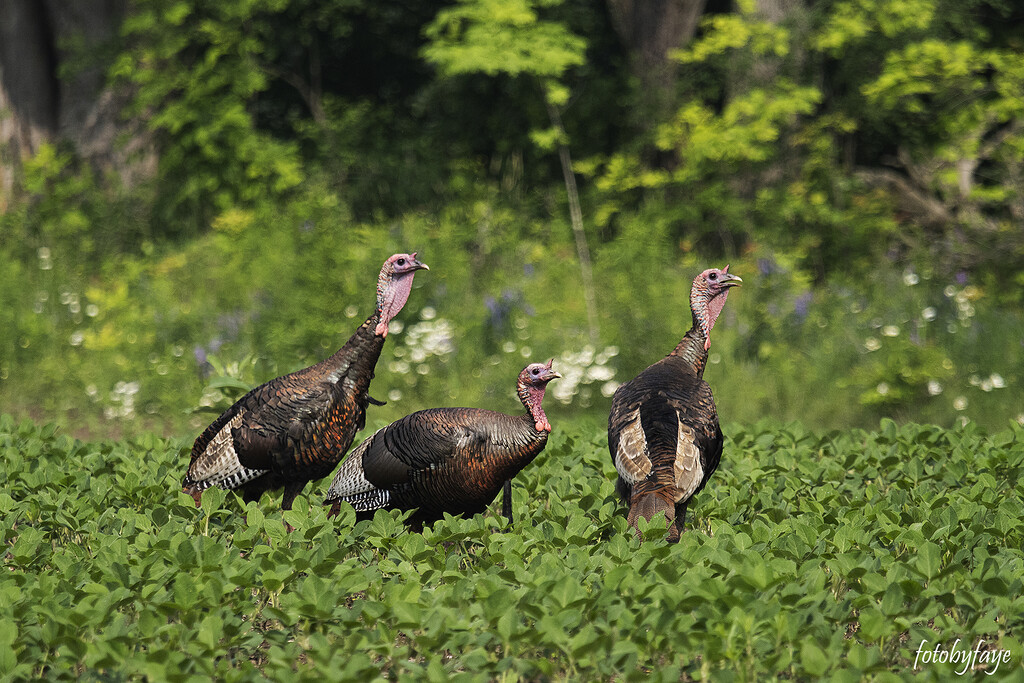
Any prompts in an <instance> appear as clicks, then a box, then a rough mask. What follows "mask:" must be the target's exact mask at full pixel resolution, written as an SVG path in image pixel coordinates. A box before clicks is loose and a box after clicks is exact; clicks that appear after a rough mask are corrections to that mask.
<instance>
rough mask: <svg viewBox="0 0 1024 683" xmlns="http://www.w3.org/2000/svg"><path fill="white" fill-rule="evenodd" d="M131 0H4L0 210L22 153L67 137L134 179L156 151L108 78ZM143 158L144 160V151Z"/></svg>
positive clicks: (0, 12)
mask: <svg viewBox="0 0 1024 683" xmlns="http://www.w3.org/2000/svg"><path fill="white" fill-rule="evenodd" d="M125 7H126V0H74V2H67V1H65V0H2V2H0V210H3V208H4V207H5V203H6V201H7V199H8V198H9V197H10V196H11V192H12V191H13V188H14V187H15V185H16V181H17V175H18V172H19V169H20V167H21V162H22V160H23V159H25V158H27V157H30V156H32V155H33V154H35V153H37V152H38V151H39V148H40V146H41V145H42V144H44V143H46V142H56V141H58V140H61V141H66V142H68V143H70V144H71V146H72V147H73V149H74V150H75V151H76V153H77V155H78V157H79V158H80V159H82V160H84V161H86V162H88V163H91V164H92V165H94V166H96V167H98V168H100V169H103V170H114V171H115V172H117V173H118V174H119V175H121V176H122V178H125V179H126V180H127V181H129V182H130V181H131V179H132V176H133V175H134V174H135V173H137V172H139V171H140V170H141V171H142V172H143V173H148V172H150V170H151V167H152V161H153V156H152V153H151V152H150V151H149V146H148V144H147V142H146V137H145V136H144V135H143V134H142V132H141V128H140V127H138V126H135V127H131V126H127V127H126V123H125V122H124V121H123V120H122V118H121V110H122V107H123V105H124V97H123V95H119V94H117V93H115V92H114V91H113V90H112V89H111V88H110V87H109V86H108V85H107V76H106V74H107V69H108V67H109V66H110V60H111V59H112V58H113V55H114V54H115V52H114V50H112V49H111V48H112V47H116V41H117V40H118V37H119V28H120V25H121V19H122V17H123V16H124V13H125ZM140 151H141V152H142V154H141V157H142V163H141V164H140V163H139V156H140V155H139V152H140Z"/></svg>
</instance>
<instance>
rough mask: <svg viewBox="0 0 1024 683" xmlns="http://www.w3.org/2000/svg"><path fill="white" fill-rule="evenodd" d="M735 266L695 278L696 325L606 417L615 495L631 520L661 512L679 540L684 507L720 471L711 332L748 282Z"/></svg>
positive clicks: (615, 400) (620, 395) (628, 386)
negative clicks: (733, 291)
mask: <svg viewBox="0 0 1024 683" xmlns="http://www.w3.org/2000/svg"><path fill="white" fill-rule="evenodd" d="M728 270H729V266H726V267H725V268H723V269H721V270H718V269H717V268H712V269H709V270H705V271H704V272H703V273H701V274H700V275H698V276H697V277H696V278H694V280H693V287H692V288H691V289H690V311H691V313H692V315H693V327H691V328H690V331H689V332H687V333H686V336H684V337H683V340H682V341H681V342H679V344H678V345H677V346H676V348H675V349H673V350H672V353H670V354H669V355H668V356H666V357H665V358H663V359H662V360H660V361H658V362H657V363H655V364H654V365H652V366H650V367H649V368H647V369H646V370H644V371H643V372H641V373H640V374H639V375H637V376H636V377H635V378H633V379H632V380H630V381H628V382H626V383H625V384H623V385H622V386H620V387H619V388H618V389H617V390H616V391H615V395H614V396H613V397H612V410H611V414H610V415H609V416H608V449H609V450H610V451H611V456H612V460H613V461H614V463H615V469H616V470H617V471H618V473H619V478H618V481H617V482H616V486H615V488H616V490H617V491H618V493H619V495H620V496H621V497H622V499H623V501H624V502H626V503H627V504H628V505H629V516H628V518H627V519H628V521H629V524H630V526H632V527H633V528H634V529H635V530H636V533H637V536H639V535H640V530H639V526H638V522H637V520H638V519H639V518H640V517H643V518H645V519H647V520H648V521H650V519H651V518H652V517H654V516H655V515H657V514H661V513H663V514H664V515H665V517H667V518H668V520H669V521H670V522H671V521H673V519H674V520H675V524H674V525H673V527H672V528H671V529H669V534H668V540H669V541H670V542H676V541H678V540H679V534H681V533H682V532H683V525H684V524H685V523H686V505H687V503H688V502H689V500H690V499H691V498H692V497H693V496H694V495H696V494H697V493H698V492H699V491H700V490H701V489H703V488H704V485H705V484H706V483H707V481H708V478H709V477H710V476H711V475H712V474H713V473H714V471H715V469H716V468H717V467H718V462H719V460H720V459H721V457H722V430H721V429H720V428H719V426H718V414H717V412H716V410H715V400H714V397H713V396H712V395H711V387H709V386H708V384H707V382H705V381H704V379H703V377H704V366H705V365H706V364H707V361H708V349H709V348H710V346H711V328H712V327H714V325H715V321H716V320H717V319H718V314H719V313H721V312H722V307H723V306H725V300H726V298H727V297H728V296H729V289H730V288H731V287H734V286H736V285H739V284H740V283H741V282H742V280H741V279H740V278H739V277H737V276H735V275H732V274H730V273H729V272H728Z"/></svg>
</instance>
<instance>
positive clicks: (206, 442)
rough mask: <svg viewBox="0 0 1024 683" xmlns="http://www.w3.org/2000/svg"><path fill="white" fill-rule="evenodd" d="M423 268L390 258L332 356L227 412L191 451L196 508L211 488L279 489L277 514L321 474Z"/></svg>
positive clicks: (365, 399) (360, 406)
mask: <svg viewBox="0 0 1024 683" xmlns="http://www.w3.org/2000/svg"><path fill="white" fill-rule="evenodd" d="M421 268H422V269H424V270H429V269H428V268H427V266H426V264H424V263H420V262H419V261H417V260H416V254H415V253H413V254H395V255H394V256H392V257H391V258H389V259H388V260H387V261H385V262H384V267H383V268H381V271H380V277H379V278H378V280H377V307H376V310H374V312H373V315H371V316H370V317H369V318H367V320H366V322H364V323H363V324H362V325H360V326H359V329H357V330H356V331H355V334H353V335H352V337H351V338H350V339H349V340H348V342H347V343H346V344H345V346H343V347H342V348H341V349H340V350H339V351H338V352H337V353H335V354H334V355H333V356H331V357H330V358H328V359H326V360H323V361H321V362H319V363H317V364H316V365H314V366H312V367H308V368H306V369H304V370H298V371H297V372H293V373H291V374H289V375H285V376H284V377H278V378H277V379H273V380H271V381H269V382H267V383H266V384H262V385H260V386H258V387H256V388H255V389H253V390H252V391H250V392H249V393H247V394H246V395H245V396H243V397H242V398H240V399H239V400H238V402H237V403H235V404H234V405H233V406H231V407H230V408H228V410H227V411H225V412H224V414H223V415H221V416H220V417H219V418H217V420H216V421H215V422H214V423H213V424H211V425H210V426H209V427H207V428H206V431H204V432H203V433H202V434H201V435H200V436H199V438H198V439H196V442H195V445H193V446H192V462H191V463H190V464H189V467H188V473H187V474H186V475H185V478H184V480H183V481H182V487H183V490H184V491H185V493H188V494H190V495H191V496H192V497H193V498H195V500H196V505H197V506H198V505H199V500H200V496H201V495H202V492H203V491H204V490H205V489H207V488H209V487H211V486H219V487H221V488H224V489H240V490H241V491H242V495H243V497H244V499H245V500H247V501H249V500H258V499H259V497H260V495H261V494H262V493H263V492H264V491H270V490H273V489H277V488H282V487H283V488H284V495H283V498H282V501H281V508H282V509H284V510H290V509H291V506H292V500H294V499H295V496H297V495H298V494H299V492H300V491H302V488H303V487H304V486H305V485H306V482H309V481H313V480H315V479H320V478H321V477H324V476H326V475H327V474H329V473H330V472H331V470H333V469H334V466H335V465H337V464H338V462H339V461H340V460H341V458H342V456H344V455H345V452H346V451H347V450H348V448H349V446H351V445H352V439H353V438H354V437H355V434H356V432H357V431H359V430H360V429H362V428H363V425H364V423H365V421H366V406H367V404H369V403H370V402H375V403H378V405H382V404H380V403H379V402H377V401H375V400H374V399H372V398H370V395H369V394H368V393H367V392H368V390H369V387H370V380H372V379H373V369H374V367H375V366H376V365H377V359H378V358H379V357H380V352H381V349H383V348H384V338H385V337H387V334H388V323H389V322H390V321H391V319H392V318H394V317H395V315H396V314H397V313H398V312H399V311H400V310H402V306H404V305H405V302H406V300H407V299H408V298H409V292H410V291H411V290H412V281H413V277H414V276H415V274H416V271H417V270H419V269H421Z"/></svg>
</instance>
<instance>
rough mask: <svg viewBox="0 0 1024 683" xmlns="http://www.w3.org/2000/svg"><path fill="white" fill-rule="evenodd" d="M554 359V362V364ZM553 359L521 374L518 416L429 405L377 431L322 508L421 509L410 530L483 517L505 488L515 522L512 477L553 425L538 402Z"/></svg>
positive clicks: (361, 514)
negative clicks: (447, 519) (448, 519)
mask: <svg viewBox="0 0 1024 683" xmlns="http://www.w3.org/2000/svg"><path fill="white" fill-rule="evenodd" d="M553 360H554V359H552V361H553ZM552 361H548V362H547V364H546V365H545V364H544V363H533V364H531V365H528V366H526V368H525V369H524V370H523V371H522V372H521V373H519V378H518V381H517V382H516V390H517V393H518V394H519V399H520V400H521V401H522V402H523V405H524V406H525V407H526V413H525V414H523V415H519V416H517V417H512V416H511V415H505V414H504V413H496V412H493V411H490V410H481V409H478V408H433V409H430V410H421V411H419V412H416V413H412V414H411V415H406V416H405V417H403V418H402V419H400V420H398V421H397V422H393V423H391V424H390V425H388V426H387V427H384V428H382V429H380V430H378V431H377V432H376V433H374V434H373V435H372V436H371V437H370V438H368V439H367V440H366V441H364V442H363V443H361V444H360V445H359V446H358V447H357V448H356V449H355V450H353V451H352V454H351V455H350V456H349V457H348V459H347V460H345V462H343V463H342V465H341V467H340V468H339V469H338V472H337V474H336V475H335V476H334V481H333V482H331V488H330V490H329V491H328V492H327V499H326V501H325V503H324V504H325V505H331V511H330V513H328V514H329V515H330V516H333V515H336V514H338V511H339V510H340V508H341V502H342V501H345V502H348V503H350V504H351V505H352V507H354V508H355V509H356V513H357V517H358V518H360V519H365V518H368V517H370V516H372V515H373V511H374V510H377V509H381V508H383V509H388V510H391V509H399V510H410V509H413V508H417V509H418V511H417V512H416V513H415V514H414V515H413V517H411V518H410V520H409V522H410V523H411V524H413V525H418V524H422V523H424V522H430V521H434V520H437V519H440V518H441V516H442V515H443V513H445V512H447V513H449V514H452V515H457V514H460V513H462V514H467V515H472V514H475V513H477V512H483V511H484V510H485V509H486V508H487V506H488V505H489V504H490V503H491V501H493V500H494V498H495V496H497V495H498V491H499V490H501V489H502V487H503V486H504V488H505V497H504V501H503V510H502V512H503V514H504V515H505V516H506V517H507V518H508V520H509V522H510V523H511V521H512V504H511V499H510V498H509V496H510V493H511V480H512V477H514V476H515V475H516V473H518V472H519V471H520V470H522V469H523V468H524V467H526V466H527V465H529V464H530V462H531V461H532V460H533V459H534V458H535V457H537V454H539V453H540V452H541V451H542V450H544V446H545V444H546V443H547V440H548V433H549V432H551V423H550V422H548V418H547V416H546V415H545V414H544V409H543V408H541V402H542V401H543V399H544V391H545V389H546V388H547V384H548V382H550V381H551V380H553V379H555V378H556V377H561V375H559V374H558V373H557V372H555V371H553V370H552V369H551V363H552Z"/></svg>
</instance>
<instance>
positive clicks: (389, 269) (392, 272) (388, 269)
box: [374, 252, 430, 337]
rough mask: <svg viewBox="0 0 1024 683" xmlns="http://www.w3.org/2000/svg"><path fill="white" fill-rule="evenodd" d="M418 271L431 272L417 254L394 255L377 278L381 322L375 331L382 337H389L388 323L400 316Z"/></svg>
mask: <svg viewBox="0 0 1024 683" xmlns="http://www.w3.org/2000/svg"><path fill="white" fill-rule="evenodd" d="M417 270H430V268H429V267H428V266H427V264H426V263H422V262H420V261H417V260H416V252H413V253H411V254H394V255H393V256H391V258H389V259H388V260H387V261H385V262H384V266H383V267H382V268H381V269H380V277H379V278H377V310H378V311H379V312H380V322H378V323H377V327H376V329H375V330H374V332H375V333H376V334H379V335H380V336H382V337H387V336H388V323H389V322H391V320H392V319H393V318H394V317H395V316H396V315H398V312H399V311H401V310H402V306H405V302H406V301H407V300H408V299H409V292H411V291H412V279H413V276H415V275H416V271H417Z"/></svg>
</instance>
